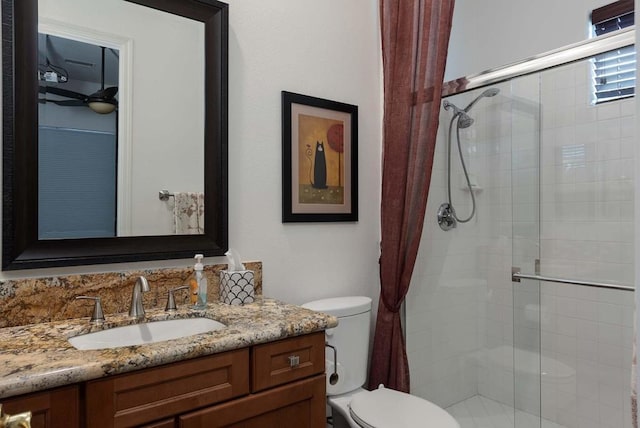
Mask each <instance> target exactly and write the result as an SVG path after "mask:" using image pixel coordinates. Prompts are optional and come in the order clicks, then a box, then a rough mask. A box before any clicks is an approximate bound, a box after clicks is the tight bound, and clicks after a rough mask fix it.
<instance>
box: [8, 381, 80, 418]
mask: <svg viewBox="0 0 640 428" xmlns="http://www.w3.org/2000/svg"><path fill="white" fill-rule="evenodd" d="M1 401H2V411H3V412H4V413H6V414H9V415H15V414H17V413H23V412H28V411H31V427H32V428H59V427H65V428H80V427H81V426H83V425H81V424H80V414H81V412H80V391H79V387H78V385H70V386H65V387H62V388H56V389H51V390H48V391H43V392H36V393H33V394H27V395H23V396H18V397H14V398H5V399H2V400H1Z"/></svg>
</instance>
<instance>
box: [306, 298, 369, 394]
mask: <svg viewBox="0 0 640 428" xmlns="http://www.w3.org/2000/svg"><path fill="white" fill-rule="evenodd" d="M302 306H303V307H305V308H308V309H311V310H314V311H318V312H324V313H326V314H329V315H333V316H335V317H337V318H338V326H337V327H335V328H330V329H328V330H326V332H325V336H326V339H327V342H328V343H329V344H330V345H332V346H335V348H336V351H337V359H338V366H337V373H338V382H337V383H336V384H335V385H331V383H330V381H329V380H330V377H331V374H332V373H333V372H334V357H333V355H334V354H333V350H332V349H331V348H329V347H326V348H325V359H326V372H327V395H339V394H344V393H347V392H351V391H353V390H355V389H358V388H360V387H361V386H362V385H364V383H365V381H366V379H367V362H368V356H369V325H370V319H371V299H370V298H369V297H365V296H351V297H334V298H330V299H322V300H315V301H313V302H309V303H305V304H304V305H302Z"/></svg>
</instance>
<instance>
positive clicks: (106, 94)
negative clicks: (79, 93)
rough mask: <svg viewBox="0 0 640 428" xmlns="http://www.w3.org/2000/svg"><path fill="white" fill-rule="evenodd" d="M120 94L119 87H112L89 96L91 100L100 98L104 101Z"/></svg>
mask: <svg viewBox="0 0 640 428" xmlns="http://www.w3.org/2000/svg"><path fill="white" fill-rule="evenodd" d="M117 93H118V87H117V86H111V87H109V88H104V89H100V90H98V91H96V92H94V93H93V94H91V95H89V99H92V98H100V99H103V100H110V99H112V98H113V97H115V95H116V94H117Z"/></svg>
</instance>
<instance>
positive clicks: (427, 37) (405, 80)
mask: <svg viewBox="0 0 640 428" xmlns="http://www.w3.org/2000/svg"><path fill="white" fill-rule="evenodd" d="M453 7H454V0H380V15H381V26H382V31H381V32H382V58H383V72H384V131H383V146H384V148H383V166H382V207H381V213H382V214H381V216H382V217H381V223H382V231H381V232H382V243H381V255H380V285H381V290H380V302H379V306H378V316H377V322H376V330H375V336H374V339H373V355H372V360H371V366H370V371H369V387H370V388H371V389H373V388H377V387H378V385H379V384H384V385H385V386H386V387H388V388H393V389H396V390H399V391H404V392H409V388H410V384H409V364H408V361H407V354H406V348H405V342H404V337H403V333H402V325H401V323H400V306H401V304H402V302H403V300H404V298H405V296H406V294H407V291H408V290H409V282H410V280H411V274H412V273H413V267H414V264H415V260H416V256H417V253H418V246H419V243H420V237H421V235H422V224H423V221H424V215H425V209H426V205H427V195H428V193H429V184H430V181H431V168H432V166H433V153H434V148H435V140H436V132H437V129H438V117H439V110H440V95H441V93H442V84H443V80H444V68H445V64H446V57H447V48H448V45H449V34H450V33H451V21H452V18H453ZM433 221H436V220H435V218H434V219H433Z"/></svg>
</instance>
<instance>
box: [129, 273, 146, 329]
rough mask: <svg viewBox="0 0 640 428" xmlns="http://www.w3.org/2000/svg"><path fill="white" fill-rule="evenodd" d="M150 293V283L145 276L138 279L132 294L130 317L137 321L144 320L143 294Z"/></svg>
mask: <svg viewBox="0 0 640 428" xmlns="http://www.w3.org/2000/svg"><path fill="white" fill-rule="evenodd" d="M147 291H149V282H147V278H145V277H144V276H140V277H138V279H137V280H136V283H135V284H134V285H133V292H132V294H131V307H130V308H129V316H130V317H132V318H135V319H137V320H141V319H143V318H144V306H143V305H142V293H143V292H147Z"/></svg>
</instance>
